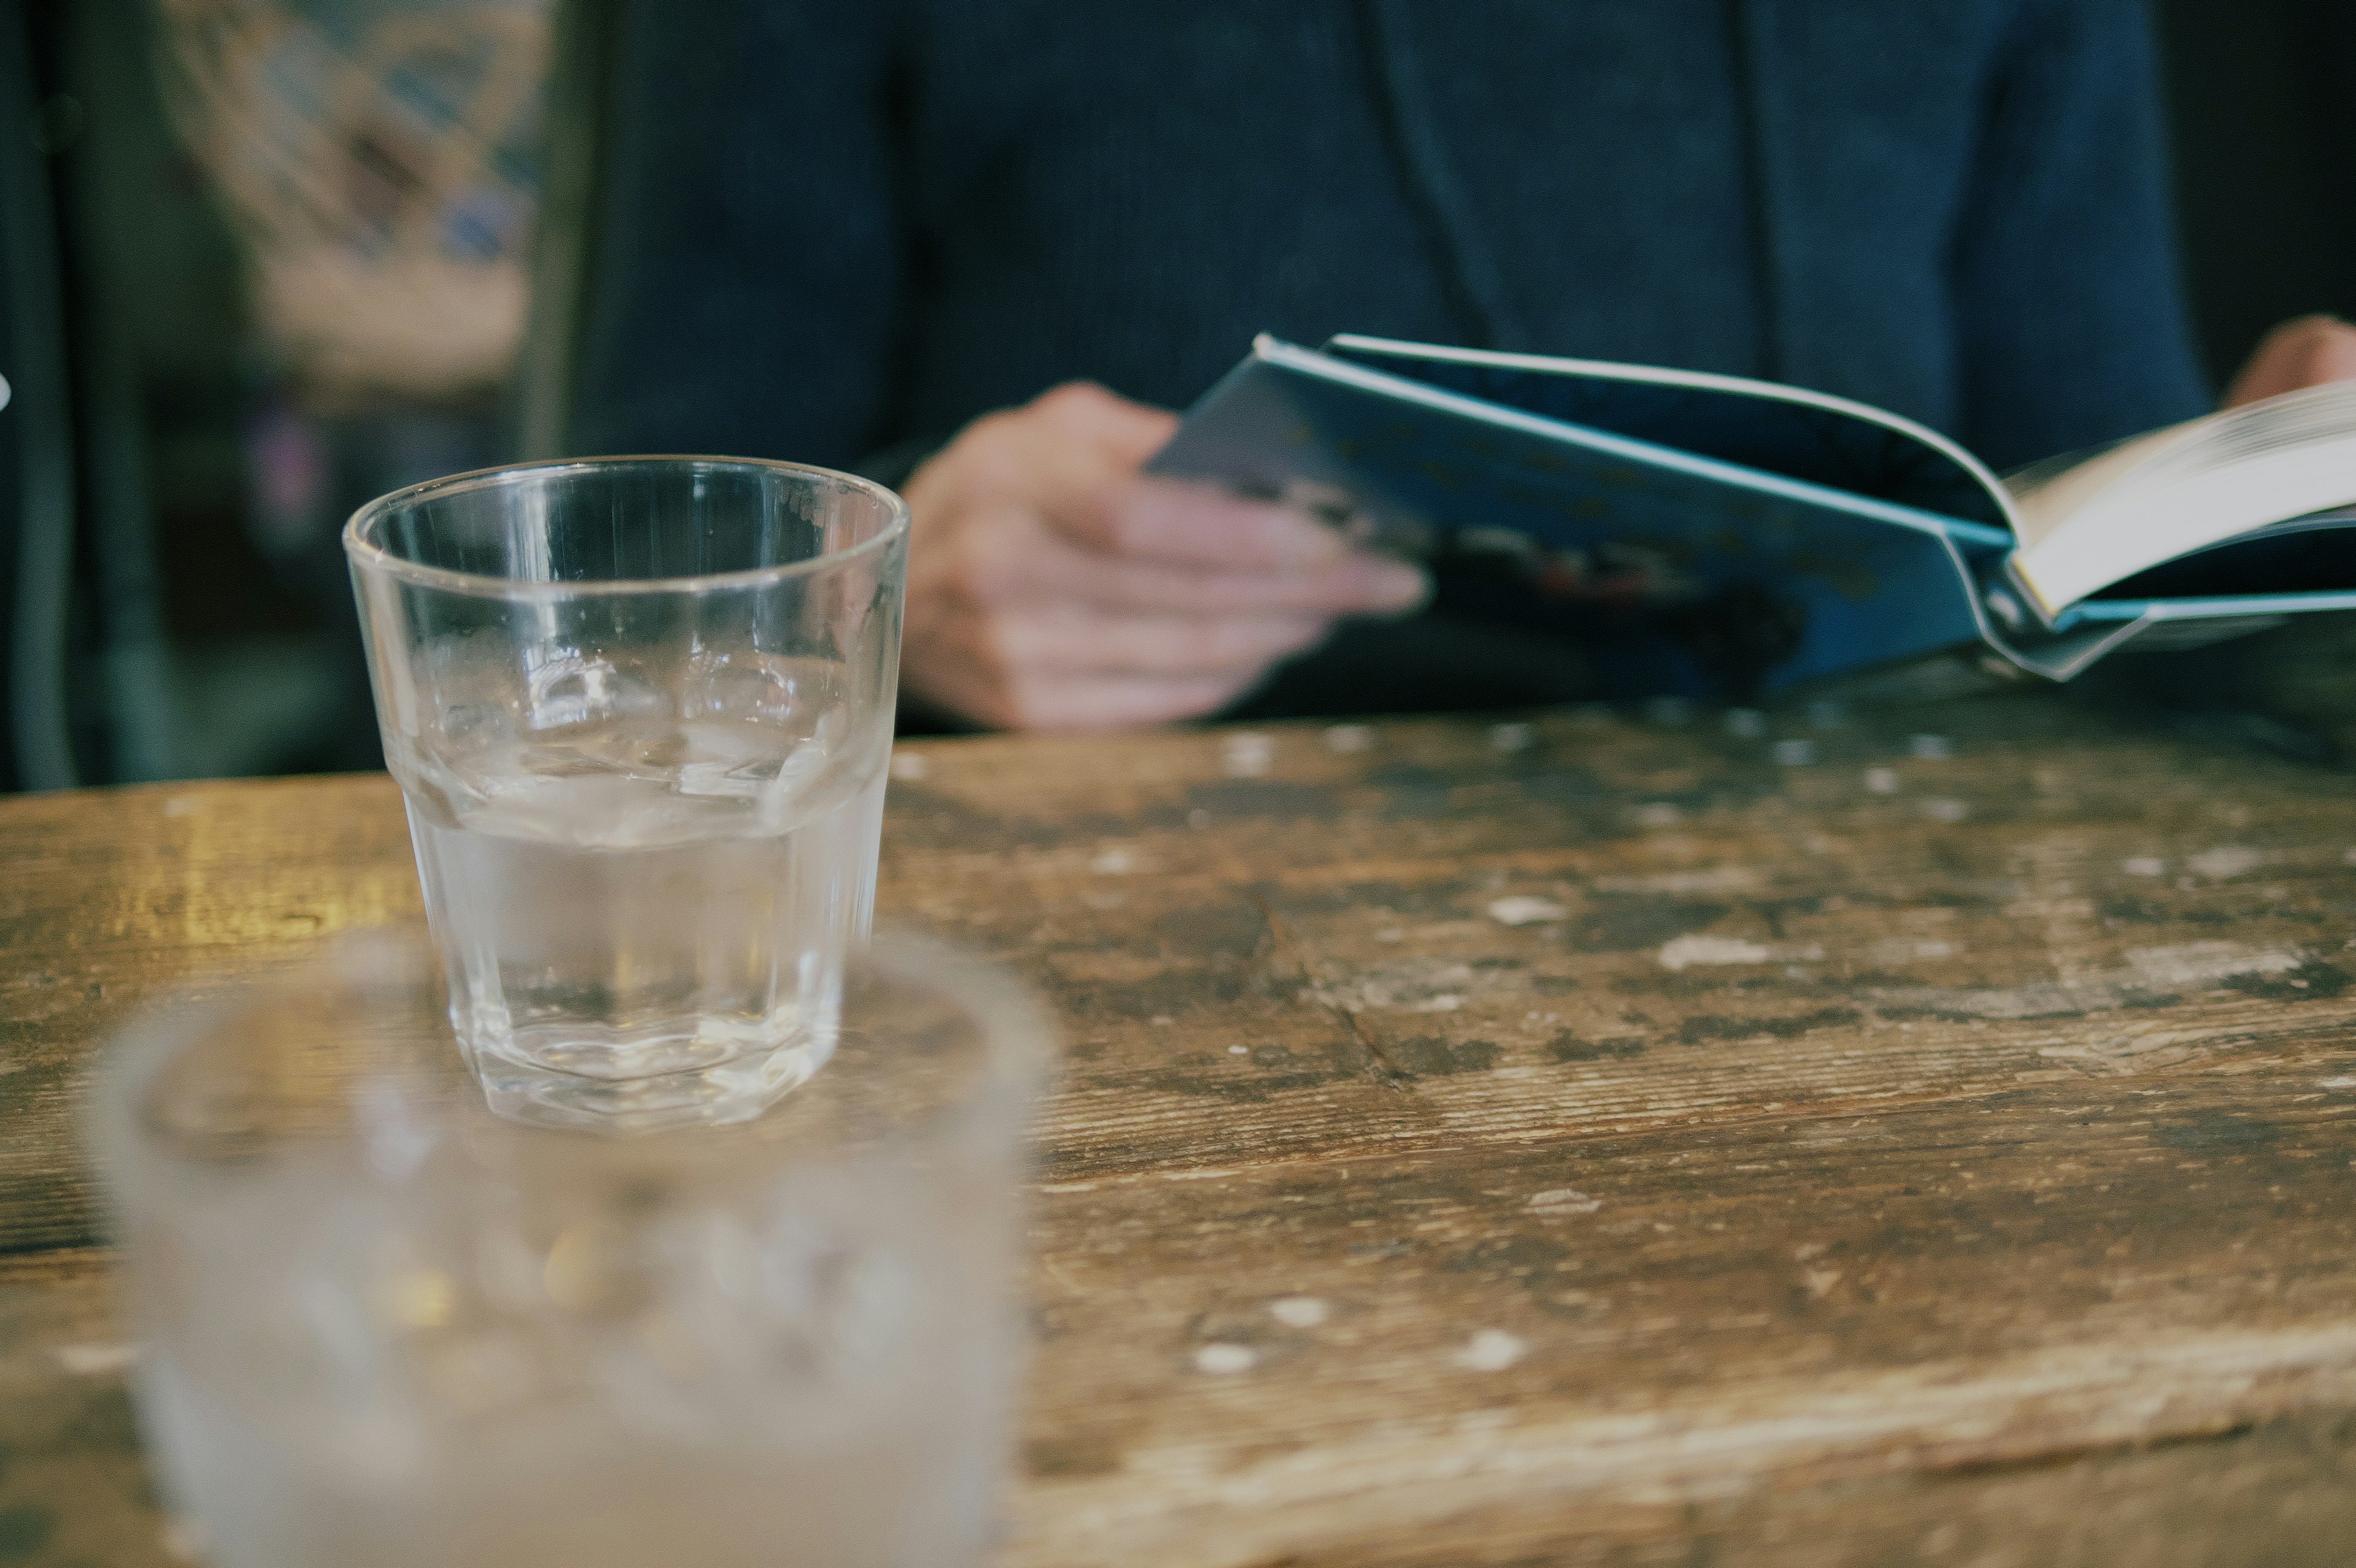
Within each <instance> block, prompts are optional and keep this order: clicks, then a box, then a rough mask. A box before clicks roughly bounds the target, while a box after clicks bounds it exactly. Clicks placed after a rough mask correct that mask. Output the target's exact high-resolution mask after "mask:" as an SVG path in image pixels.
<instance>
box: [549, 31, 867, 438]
mask: <svg viewBox="0 0 2356 1568" xmlns="http://www.w3.org/2000/svg"><path fill="white" fill-rule="evenodd" d="M690 9H691V13H692V15H691V16H690V14H689V12H688V11H681V10H680V9H679V8H677V7H675V6H674V5H670V4H669V0H624V3H623V5H622V7H621V10H622V16H621V20H620V23H619V27H618V37H617V47H616V50H615V58H616V60H617V61H618V62H619V63H618V65H617V66H616V78H615V80H614V81H613V82H612V84H611V89H610V96H609V99H608V103H607V112H606V123H605V137H606V152H605V156H604V159H603V165H604V176H603V182H602V189H601V192H600V200H599V201H598V203H597V213H598V217H597V219H596V220H595V222H596V228H595V231H594V243H593V245H592V246H591V253H592V258H593V259H592V262H591V282H590V287H589V291H588V299H587V303H586V306H585V310H584V319H583V322H582V324H581V338H580V344H581V349H580V366H579V369H578V372H577V379H576V382H575V387H574V391H575V398H574V404H573V407H574V415H573V432H572V442H571V444H572V445H573V448H574V450H576V451H579V452H583V453H597V452H701V453H728V454H731V455H736V456H759V457H781V458H789V459H794V460H798V461H802V462H809V463H819V464H829V465H832V466H837V467H841V466H848V465H849V464H851V463H853V462H855V461H856V460H858V459H859V458H860V457H861V456H862V454H864V453H869V452H871V451H873V449H875V448H876V447H878V446H880V445H882V444H883V443H885V442H887V441H889V440H891V439H893V438H894V436H896V435H898V434H900V433H902V432H895V431H894V430H892V429H891V428H890V420H891V402H892V397H893V382H894V363H895V360H896V358H897V351H898V347H899V343H900V339H901V334H902V325H903V322H902V317H903V315H904V311H903V307H902V305H901V303H900V302H901V286H902V283H903V281H904V276H905V270H906V269H905V255H904V251H905V245H904V242H903V240H902V237H901V229H900V224H899V214H898V211H897V207H898V203H897V201H896V199H895V192H896V189H897V184H896V175H895V169H894V136H893V114H892V109H891V92H892V76H891V69H890V49H889V36H888V31H887V29H886V28H884V27H882V26H880V25H877V24H876V23H874V22H873V21H871V20H869V18H870V17H871V16H873V15H874V14H875V13H877V12H880V11H882V10H883V7H881V6H868V5H836V4H830V3H828V0H721V3H717V4H713V5H708V6H706V5H698V6H694V7H691V8H690Z"/></svg>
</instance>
